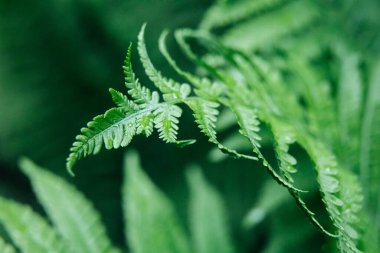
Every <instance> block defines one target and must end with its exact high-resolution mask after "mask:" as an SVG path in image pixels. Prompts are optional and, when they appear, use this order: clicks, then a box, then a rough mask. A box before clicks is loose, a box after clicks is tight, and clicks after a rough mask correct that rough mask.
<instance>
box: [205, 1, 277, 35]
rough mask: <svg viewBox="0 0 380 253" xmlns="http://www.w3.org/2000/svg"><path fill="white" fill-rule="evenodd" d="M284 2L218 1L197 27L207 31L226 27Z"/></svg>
mask: <svg viewBox="0 0 380 253" xmlns="http://www.w3.org/2000/svg"><path fill="white" fill-rule="evenodd" d="M284 1H285V0H256V1H251V0H245V1H235V2H232V3H227V2H225V1H219V2H217V3H215V4H214V5H213V6H211V7H210V8H209V9H208V11H207V12H206V15H205V17H204V18H203V19H202V22H201V24H200V26H199V27H200V29H206V30H209V29H212V28H217V27H220V26H226V25H229V24H232V23H235V22H238V21H240V20H243V19H245V18H248V17H250V16H252V15H254V14H255V13H258V12H261V11H263V10H265V9H267V8H271V7H274V6H277V5H279V4H280V3H282V2H284Z"/></svg>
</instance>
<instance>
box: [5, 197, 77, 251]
mask: <svg viewBox="0 0 380 253" xmlns="http://www.w3.org/2000/svg"><path fill="white" fill-rule="evenodd" d="M0 210H1V211H0V222H1V224H3V225H4V227H5V228H6V230H7V231H8V233H9V235H10V237H11V238H12V240H13V242H14V243H15V244H16V245H17V246H18V247H19V248H20V249H21V250H22V252H31V253H34V252H39V253H69V252H72V251H70V250H69V249H68V248H67V245H64V243H63V242H62V240H61V238H60V237H59V236H58V234H57V232H56V231H55V230H54V229H53V228H52V227H51V226H50V225H49V224H48V223H47V221H46V220H45V219H44V218H42V217H41V216H40V215H39V214H37V213H35V212H34V211H32V210H31V209H30V207H28V206H25V205H22V204H18V203H16V202H14V201H11V200H7V199H5V198H2V197H0ZM0 249H1V243H0ZM1 252H2V253H3V252H4V251H1ZM5 252H6V251H5ZM8 252H12V251H11V249H10V250H8Z"/></svg>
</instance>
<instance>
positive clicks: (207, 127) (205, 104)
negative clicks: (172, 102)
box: [185, 98, 219, 143]
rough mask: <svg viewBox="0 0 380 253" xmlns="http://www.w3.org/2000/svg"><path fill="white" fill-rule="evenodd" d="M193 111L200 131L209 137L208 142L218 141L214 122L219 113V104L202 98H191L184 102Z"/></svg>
mask: <svg viewBox="0 0 380 253" xmlns="http://www.w3.org/2000/svg"><path fill="white" fill-rule="evenodd" d="M185 103H186V104H187V105H188V106H189V107H190V109H191V110H192V111H193V115H194V118H195V122H196V123H197V125H198V127H199V128H200V130H201V132H202V133H204V134H205V135H206V137H208V138H209V141H210V142H213V143H218V141H217V139H216V131H215V123H216V121H217V116H218V114H219V111H218V109H217V108H218V107H219V104H218V103H216V102H211V101H207V100H204V99H200V98H199V99H198V98H197V99H192V100H187V101H186V102H185Z"/></svg>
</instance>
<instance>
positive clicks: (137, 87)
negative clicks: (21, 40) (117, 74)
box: [123, 43, 158, 105]
mask: <svg viewBox="0 0 380 253" xmlns="http://www.w3.org/2000/svg"><path fill="white" fill-rule="evenodd" d="M123 70H124V80H125V86H126V87H127V89H128V94H129V95H130V96H131V97H132V98H133V100H134V102H135V103H136V104H142V105H144V104H149V103H152V102H153V103H157V102H158V94H157V92H153V93H152V92H151V91H150V90H149V89H148V88H146V87H144V86H142V85H141V84H140V82H139V80H138V79H137V78H136V74H135V73H134V72H133V69H132V43H131V44H129V47H128V51H127V56H126V57H125V60H124V66H123Z"/></svg>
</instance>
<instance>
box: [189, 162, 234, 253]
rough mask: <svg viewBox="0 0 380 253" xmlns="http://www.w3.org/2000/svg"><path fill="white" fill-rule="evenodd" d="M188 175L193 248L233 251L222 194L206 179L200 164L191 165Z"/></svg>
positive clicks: (209, 251)
mask: <svg viewBox="0 0 380 253" xmlns="http://www.w3.org/2000/svg"><path fill="white" fill-rule="evenodd" d="M187 178H188V182H189V185H190V209H189V215H190V226H191V230H192V236H193V242H194V250H195V252H197V253H214V252H218V253H232V252H235V250H234V247H233V245H232V242H231V237H230V234H229V230H228V224H227V217H226V212H225V207H224V205H223V201H222V198H221V196H219V193H218V192H217V191H216V190H215V189H214V188H213V187H212V186H211V185H210V184H209V183H208V182H207V181H206V180H205V178H204V177H203V175H202V173H201V170H200V169H199V168H190V169H189V170H188V175H187Z"/></svg>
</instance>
